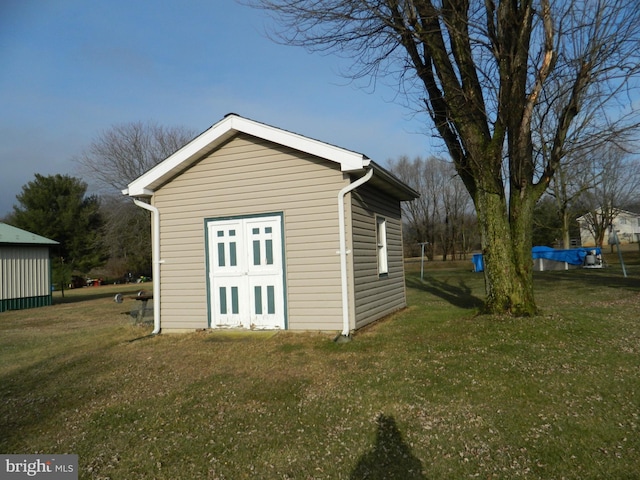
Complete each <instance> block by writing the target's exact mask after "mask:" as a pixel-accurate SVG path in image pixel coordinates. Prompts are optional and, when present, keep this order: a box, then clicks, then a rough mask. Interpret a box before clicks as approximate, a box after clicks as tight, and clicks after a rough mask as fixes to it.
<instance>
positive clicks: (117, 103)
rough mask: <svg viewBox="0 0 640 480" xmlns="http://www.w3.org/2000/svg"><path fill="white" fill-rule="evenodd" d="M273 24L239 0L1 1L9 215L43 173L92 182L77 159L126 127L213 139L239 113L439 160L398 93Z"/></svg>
mask: <svg viewBox="0 0 640 480" xmlns="http://www.w3.org/2000/svg"><path fill="white" fill-rule="evenodd" d="M271 25H272V23H271V20H270V19H269V18H268V17H267V16H266V14H265V13H264V12H262V11H259V10H253V9H250V8H248V7H246V6H242V5H239V4H238V3H236V2H235V1H234V0H207V1H200V0H195V1H178V0H164V1H151V0H143V1H136V0H128V1H126V2H125V1H123V0H92V1H87V0H84V1H83V0H49V1H44V0H39V1H37V0H1V1H0V66H1V67H0V111H1V112H2V113H1V115H0V163H1V165H2V173H1V174H0V218H1V217H2V216H4V215H5V214H6V213H9V212H10V211H11V208H12V206H13V204H15V203H16V198H15V196H16V194H18V193H20V191H21V188H22V186H23V185H25V184H26V183H27V182H29V181H31V180H33V178H34V174H35V173H40V174H43V175H50V174H56V173H62V174H70V175H74V176H80V174H79V172H78V169H77V165H76V164H75V163H74V162H73V161H72V159H73V157H74V156H77V155H79V154H80V153H81V152H82V150H84V149H85V148H86V147H87V146H88V145H89V143H90V142H91V140H92V139H94V138H96V137H97V136H98V135H100V133H101V132H103V131H105V130H108V129H109V128H110V127H111V126H112V125H115V124H122V123H129V122H136V121H143V122H144V121H154V122H157V123H159V124H161V125H166V126H178V125H180V126H186V127H189V128H191V129H194V130H196V131H198V132H201V131H203V130H205V129H207V128H208V127H209V126H211V125H212V124H213V123H215V122H217V121H218V120H220V119H221V118H222V117H223V116H224V115H225V114H226V113H229V112H235V113H238V114H240V115H243V116H245V117H248V118H252V119H254V120H258V121H261V122H264V123H268V124H271V125H274V126H277V127H281V128H284V129H287V130H292V131H295V132H296V133H300V134H302V135H306V136H310V137H313V138H316V139H318V140H321V141H325V142H328V143H332V144H335V145H339V146H341V147H344V148H347V149H350V150H354V151H358V152H361V153H364V154H366V155H368V156H369V157H371V158H372V159H374V160H375V161H377V162H379V163H381V164H385V162H386V160H387V159H389V158H397V157H398V156H400V155H409V156H410V157H414V156H416V155H421V156H427V155H429V154H431V153H438V152H437V151H436V150H435V149H434V148H433V147H432V146H431V144H432V143H433V140H432V139H431V138H430V137H429V130H428V124H426V118H425V117H424V116H423V115H414V114H413V113H412V112H411V111H410V110H409V109H407V108H406V107H403V106H402V105H401V104H400V102H399V101H394V97H395V89H394V88H393V86H386V85H382V84H378V86H377V87H376V89H375V91H373V92H371V89H364V88H360V87H358V86H356V85H353V84H350V83H349V82H348V80H346V79H345V78H344V77H342V76H340V74H339V72H340V71H342V70H343V69H344V68H345V67H346V66H347V65H348V64H347V63H345V61H344V60H341V59H339V58H337V57H336V56H322V55H319V54H309V53H307V52H306V51H305V50H303V49H300V48H295V47H287V46H282V45H277V44H275V43H273V42H272V41H270V40H268V39H267V38H266V36H265V34H264V32H265V30H266V29H268V28H269V26H271ZM123 187H124V185H123Z"/></svg>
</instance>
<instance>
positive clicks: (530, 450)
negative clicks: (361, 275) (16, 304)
mask: <svg viewBox="0 0 640 480" xmlns="http://www.w3.org/2000/svg"><path fill="white" fill-rule="evenodd" d="M626 257H627V258H625V260H626V261H627V263H628V264H627V273H628V278H626V279H625V278H623V276H622V272H621V269H620V268H619V265H616V261H617V257H614V256H612V257H611V258H610V265H611V266H610V267H609V268H605V269H602V270H570V271H561V272H543V273H538V274H536V276H535V285H536V295H537V302H538V304H539V306H540V307H541V309H542V311H541V313H540V315H539V316H536V317H534V318H526V319H513V318H507V317H495V316H477V315H476V309H477V307H478V305H480V302H481V300H482V296H483V292H484V283H483V282H484V281H483V277H482V275H481V274H475V273H472V272H471V271H470V270H471V262H465V263H464V264H462V265H460V264H453V263H452V264H451V265H452V266H453V265H457V266H456V267H455V268H431V265H430V264H427V265H426V266H425V278H424V281H421V280H420V272H419V266H418V269H417V271H413V270H415V269H414V268H412V269H411V271H409V272H408V279H407V284H408V296H409V307H408V308H407V309H406V310H405V311H403V312H400V313H398V314H396V315H394V316H392V317H390V318H388V319H385V320H384V321H382V322H379V323H377V324H376V325H374V326H371V327H368V328H366V329H364V330H362V331H360V332H358V333H357V334H356V336H355V340H354V341H353V342H350V343H346V344H336V343H334V342H332V339H333V337H334V336H335V333H336V332H333V333H330V334H329V333H289V332H278V333H274V332H247V333H233V332H197V333H192V334H184V335H160V336H156V337H147V334H148V333H149V332H150V331H151V327H149V326H146V327H141V326H134V325H132V324H131V322H130V317H129V316H128V315H126V314H123V312H124V311H126V310H128V309H130V308H131V307H133V306H134V305H133V304H135V303H136V302H134V301H133V300H128V299H127V300H125V302H124V303H122V304H116V303H115V302H113V295H114V294H115V293H116V292H126V291H125V290H123V288H122V287H112V286H108V287H106V286H105V287H94V288H85V289H80V290H74V291H69V292H66V296H65V298H64V299H62V298H60V297H59V294H57V296H56V298H55V305H54V306H52V307H44V308H39V309H32V310H22V311H14V312H5V313H2V314H0V453H43V454H55V453H58V454H61V453H75V454H78V455H79V468H80V475H79V478H83V479H84V478H86V479H108V478H109V479H124V480H131V479H143V478H144V479H174V480H175V479H232V480H235V479H245V478H246V479H249V478H251V479H254V478H257V479H340V478H344V479H399V480H410V479H464V478H484V479H487V478H490V479H512V478H532V479H533V478H541V479H562V478H565V479H632V478H640V418H639V417H640V261H639V258H638V254H637V253H635V252H634V253H631V254H630V255H627V256H626ZM440 267H442V265H440ZM139 288H140V286H137V287H135V286H134V287H130V289H129V291H128V294H133V293H134V292H135V291H137V289H139ZM144 288H145V289H149V288H150V287H149V285H145V286H144Z"/></svg>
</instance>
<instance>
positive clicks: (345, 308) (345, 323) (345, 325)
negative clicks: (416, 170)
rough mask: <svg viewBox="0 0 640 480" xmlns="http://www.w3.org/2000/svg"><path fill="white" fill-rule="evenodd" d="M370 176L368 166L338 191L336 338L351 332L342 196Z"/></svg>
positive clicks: (370, 171) (370, 170)
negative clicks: (339, 313)
mask: <svg viewBox="0 0 640 480" xmlns="http://www.w3.org/2000/svg"><path fill="white" fill-rule="evenodd" d="M372 176H373V168H370V169H369V170H368V171H367V173H366V174H365V175H364V176H362V177H360V178H359V179H357V180H356V181H355V182H353V183H350V184H349V185H347V186H346V187H344V188H343V189H342V190H340V192H339V193H338V222H339V231H340V252H339V253H340V283H341V287H342V333H341V334H340V336H339V337H338V339H340V338H343V339H344V338H349V334H350V332H351V326H350V322H349V283H348V278H347V233H346V225H345V215H344V197H345V196H346V194H347V193H349V192H351V191H352V190H355V189H356V188H358V187H359V186H360V185H362V184H364V183H366V182H368V181H369V180H370V179H371V177H372Z"/></svg>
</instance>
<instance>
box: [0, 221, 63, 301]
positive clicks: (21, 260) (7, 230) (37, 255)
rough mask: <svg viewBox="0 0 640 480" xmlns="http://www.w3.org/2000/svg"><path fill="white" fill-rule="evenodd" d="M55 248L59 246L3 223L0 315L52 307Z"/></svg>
mask: <svg viewBox="0 0 640 480" xmlns="http://www.w3.org/2000/svg"><path fill="white" fill-rule="evenodd" d="M53 245H58V242H56V241H54V240H49V239H48V238H44V237H41V236H40V235H36V234H34V233H30V232H27V231H25V230H21V229H19V228H16V227H12V226H11V225H7V224H6V223H0V312H4V311H5V310H20V309H23V308H33V307H42V306H45V305H51V302H52V295H51V260H50V255H49V249H50V248H51V247H52V246H53Z"/></svg>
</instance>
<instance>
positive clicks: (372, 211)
mask: <svg viewBox="0 0 640 480" xmlns="http://www.w3.org/2000/svg"><path fill="white" fill-rule="evenodd" d="M351 205H352V216H353V219H352V225H353V226H352V229H353V247H352V248H353V252H354V255H353V269H354V280H353V282H354V292H355V301H354V307H355V327H356V328H361V327H362V326H364V325H366V324H367V323H370V322H373V321H375V320H377V319H379V318H381V317H383V316H385V315H388V314H389V313H392V312H394V311H396V310H399V309H401V308H403V307H405V306H406V296H405V285H404V265H403V258H402V218H401V213H400V202H399V201H397V200H394V199H392V198H390V197H388V196H387V195H384V194H383V193H381V192H380V191H378V190H376V189H375V188H374V187H372V186H370V185H368V184H365V185H363V186H362V187H360V188H358V189H357V191H356V192H354V193H353V195H352V200H351ZM376 215H380V216H382V217H384V218H385V219H386V230H387V258H388V274H387V275H379V274H378V256H377V245H376V235H375V233H376Z"/></svg>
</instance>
